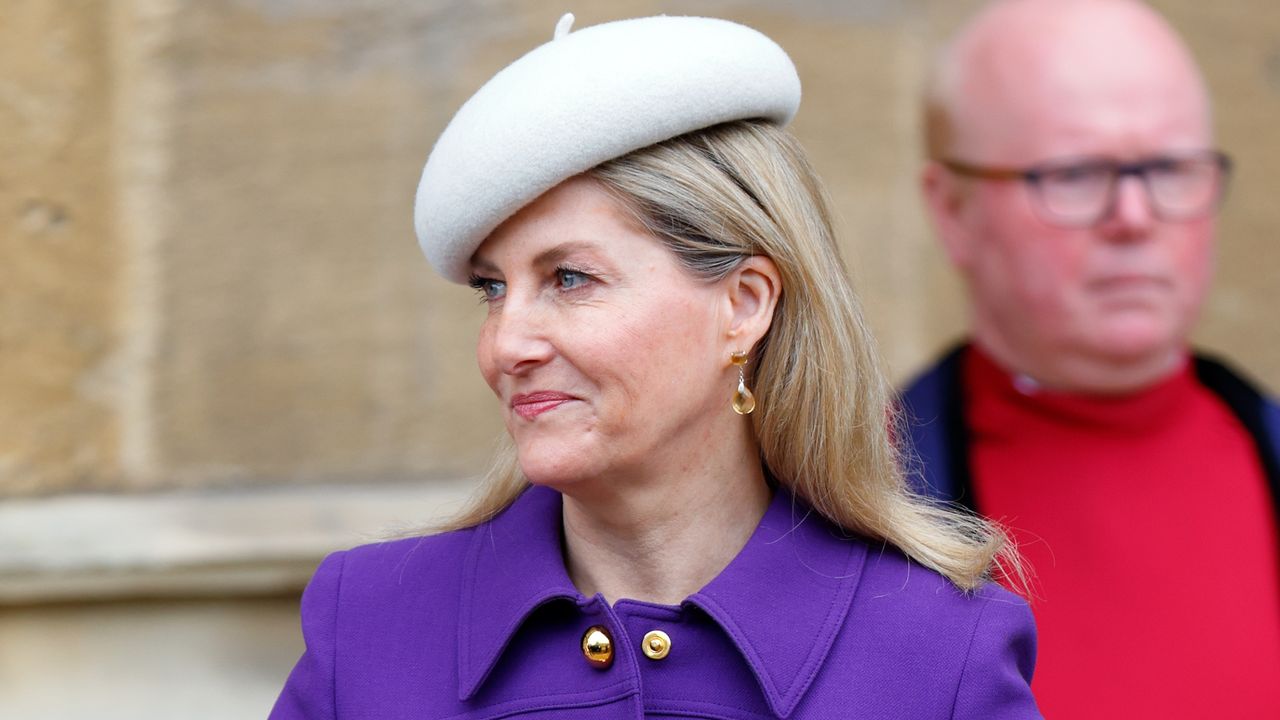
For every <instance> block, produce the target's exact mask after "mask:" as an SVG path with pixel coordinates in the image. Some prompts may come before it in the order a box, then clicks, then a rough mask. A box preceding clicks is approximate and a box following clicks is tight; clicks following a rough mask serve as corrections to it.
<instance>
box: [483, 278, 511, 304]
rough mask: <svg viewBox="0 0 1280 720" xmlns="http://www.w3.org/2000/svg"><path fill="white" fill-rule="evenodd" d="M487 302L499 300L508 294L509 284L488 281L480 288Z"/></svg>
mask: <svg viewBox="0 0 1280 720" xmlns="http://www.w3.org/2000/svg"><path fill="white" fill-rule="evenodd" d="M480 292H482V293H484V299H485V300H497V299H498V298H500V297H502V296H503V295H506V294H507V284H506V283H504V282H501V281H498V280H488V281H486V282H485V284H484V286H483V287H481V288H480Z"/></svg>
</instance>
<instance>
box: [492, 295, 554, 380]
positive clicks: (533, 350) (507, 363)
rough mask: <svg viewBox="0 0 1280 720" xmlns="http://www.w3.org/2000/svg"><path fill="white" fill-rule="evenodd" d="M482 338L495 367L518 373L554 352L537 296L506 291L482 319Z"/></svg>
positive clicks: (531, 367)
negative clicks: (532, 296)
mask: <svg viewBox="0 0 1280 720" xmlns="http://www.w3.org/2000/svg"><path fill="white" fill-rule="evenodd" d="M485 324H486V326H487V327H486V331H485V333H484V334H485V338H484V339H483V340H482V342H487V343H488V344H489V350H490V354H491V357H492V359H493V363H494V365H495V366H496V367H495V369H497V370H498V371H500V372H502V373H504V374H507V375H519V374H522V373H526V372H528V371H530V370H532V369H533V368H536V367H538V366H540V365H543V364H545V363H546V362H547V361H548V360H550V359H551V356H552V355H553V354H554V346H553V345H552V343H551V341H550V338H549V335H548V330H549V328H548V318H547V313H546V310H545V309H544V308H542V307H541V306H540V305H539V303H538V301H537V299H536V298H522V297H520V296H518V295H508V297H507V298H506V299H505V300H504V301H503V303H502V307H501V308H499V309H498V311H497V312H496V313H494V314H492V315H490V317H489V319H488V320H486V321H485Z"/></svg>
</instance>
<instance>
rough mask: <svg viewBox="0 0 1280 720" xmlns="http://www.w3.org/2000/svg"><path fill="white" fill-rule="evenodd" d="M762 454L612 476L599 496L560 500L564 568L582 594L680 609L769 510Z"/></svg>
mask: <svg viewBox="0 0 1280 720" xmlns="http://www.w3.org/2000/svg"><path fill="white" fill-rule="evenodd" d="M758 458H759V452H758V451H757V452H753V453H743V454H742V455H741V459H736V458H735V459H734V460H732V461H730V462H727V463H722V464H720V466H719V467H716V466H712V467H706V466H704V467H700V468H697V471H692V469H688V470H690V472H687V473H686V472H681V473H679V474H678V475H677V474H674V473H673V474H668V476H666V477H660V478H654V477H650V478H647V479H646V480H644V481H642V480H640V479H634V480H635V481H624V480H622V479H620V478H613V479H611V483H610V485H611V488H610V492H608V493H607V494H605V495H604V496H603V497H600V496H592V497H591V498H589V499H588V498H583V497H581V496H575V495H574V494H572V493H566V494H565V499H564V535H565V555H566V557H565V565H566V567H567V568H568V571H569V577H570V578H571V579H572V580H573V582H574V585H576V586H577V588H578V590H579V591H580V592H582V593H583V594H584V595H587V596H590V595H594V594H595V593H600V594H602V595H604V597H605V599H606V600H608V601H609V602H610V603H613V602H615V601H617V600H619V599H621V598H630V599H633V600H643V601H647V602H653V603H659V604H664V605H678V604H679V603H680V602H682V601H683V600H684V599H685V598H686V597H688V596H689V595H691V594H693V593H694V592H697V591H698V590H700V589H701V588H702V587H703V586H705V585H706V584H707V583H708V582H710V581H711V580H712V579H713V578H715V576H716V575H718V574H720V571H721V570H723V569H724V568H725V566H726V565H728V564H729V562H730V561H731V560H732V559H733V558H734V557H735V556H736V555H737V554H738V552H739V551H740V550H742V547H743V546H744V545H746V543H747V539H748V538H750V537H751V534H752V533H753V532H754V531H755V528H756V526H757V525H758V524H759V522H760V518H761V517H763V516H764V512H765V509H766V508H767V507H768V505H769V499H770V490H769V487H768V485H767V484H766V483H765V479H764V472H763V470H762V468H761V466H760V462H759V460H758Z"/></svg>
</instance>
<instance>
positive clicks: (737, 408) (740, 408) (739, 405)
mask: <svg viewBox="0 0 1280 720" xmlns="http://www.w3.org/2000/svg"><path fill="white" fill-rule="evenodd" d="M729 362H731V363H733V364H734V365H737V366H738V390H737V391H736V392H734V393H733V411H734V412H736V413H738V414H739V415H750V414H751V412H752V411H753V410H755V409H756V396H755V395H752V394H751V391H750V390H748V389H747V375H746V372H745V371H744V370H743V368H745V367H746V365H747V354H746V353H745V352H743V351H741V350H737V351H735V352H733V353H731V354H730V355H729Z"/></svg>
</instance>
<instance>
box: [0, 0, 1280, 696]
mask: <svg viewBox="0 0 1280 720" xmlns="http://www.w3.org/2000/svg"><path fill="white" fill-rule="evenodd" d="M977 4H978V3H977V2H976V1H975V0H960V1H956V0H849V1H846V2H835V1H833V0H805V1H801V2H793V3H785V4H779V3H773V2H764V1H763V0H737V1H732V0H718V1H717V0H690V1H689V2H679V3H678V2H661V1H659V0H626V1H625V2H610V3H604V2H579V3H574V4H573V7H571V8H568V9H572V10H573V11H574V12H576V14H577V16H578V20H577V25H578V26H579V27H582V26H587V25H592V24H596V23H599V22H603V21H606V20H611V19H614V18H618V17H625V16H634V15H639V14H651V13H658V12H666V13H669V14H706V15H715V16H723V17H728V18H731V19H736V20H739V21H742V22H746V23H748V24H751V25H754V26H756V27H759V28H760V29H762V30H763V31H765V32H766V33H767V34H769V35H771V36H773V37H774V38H776V39H777V40H778V41H779V42H780V43H781V44H782V45H783V46H784V47H785V48H787V49H788V51H790V52H791V53H792V55H793V57H794V59H795V61H796V64H797V66H798V68H799V71H800V75H801V79H802V81H803V83H804V92H805V99H804V103H803V107H802V109H801V111H800V114H799V116H798V118H797V120H796V121H795V123H794V125H793V130H794V132H795V133H796V135H797V136H799V138H800V139H801V141H802V142H803V143H804V144H805V145H806V146H807V147H808V149H809V150H810V152H811V155H812V157H813V159H814V162H815V164H816V165H817V167H818V170H819V172H820V173H821V175H822V176H823V177H824V178H825V179H826V181H827V183H828V186H829V189H830V191H831V194H832V196H833V198H834V200H835V205H836V210H837V214H838V223H839V226H840V230H841V237H842V243H843V249H844V251H845V253H846V256H847V258H848V259H849V262H850V266H851V268H852V271H853V273H854V275H855V279H856V281H857V283H858V285H859V286H860V287H861V289H862V292H863V296H864V299H865V301H866V305H867V309H868V313H869V315H870V318H871V321H872V323H873V325H874V327H875V329H876V331H877V334H878V336H879V337H880V340H881V342H882V350H883V352H884V354H885V355H886V357H887V358H888V360H889V362H890V365H891V367H892V368H893V370H894V373H895V375H896V376H897V377H899V378H902V377H905V376H906V375H907V374H909V373H910V372H912V371H913V370H914V369H916V368H918V367H919V366H920V365H922V364H923V363H924V362H925V361H926V359H927V358H928V357H929V356H930V355H931V354H932V353H934V352H936V351H937V350H938V349H939V348H941V347H943V346H944V345H946V344H947V343H948V342H950V341H951V340H952V339H953V338H954V337H956V335H957V334H958V333H959V332H960V329H961V328H962V327H963V323H964V317H963V310H962V303H961V302H959V298H960V295H959V287H958V283H957V282H956V280H955V278H954V277H953V276H952V274H951V272H950V271H949V269H948V268H947V267H946V265H945V262H944V260H943V258H942V255H941V253H940V252H939V251H938V249H937V248H936V246H935V243H934V242H933V240H932V239H931V237H930V231H929V228H928V225H927V223H926V221H925V218H924V215H923V208H922V205H921V202H920V200H919V197H918V192H917V189H916V173H917V170H918V166H919V160H920V149H919V147H918V138H919V135H920V130H919V112H918V100H919V95H920V90H921V83H922V80H923V77H924V74H925V70H926V68H927V64H928V62H929V57H930V53H931V52H932V51H933V49H934V48H935V47H936V44H937V42H938V40H939V39H940V38H941V37H942V36H943V35H945V34H946V33H947V32H949V31H950V30H951V29H952V28H954V27H955V25H956V24H957V23H958V22H959V21H960V19H961V18H962V17H964V16H965V15H966V14H967V13H968V12H969V11H971V10H972V9H973V8H974V7H976V6H977ZM1154 4H1155V5H1156V6H1157V7H1158V8H1160V9H1161V10H1162V11H1164V12H1165V13H1166V14H1167V15H1168V16H1169V17H1170V19H1171V20H1172V21H1173V23H1174V24H1175V25H1176V26H1178V27H1179V28H1180V29H1181V30H1182V31H1183V32H1184V33H1186V35H1187V36H1188V39H1189V41H1190V43H1191V44H1192V46H1193V49H1194V50H1195V51H1196V53H1197V55H1198V57H1199V58H1200V60H1201V62H1202V63H1203V65H1204V67H1205V71H1206V73H1207V75H1208V79H1209V83H1210V85H1211V86H1212V88H1213V91H1214V95H1215V99H1216V102H1217V111H1218V115H1217V117H1218V124H1219V129H1220V136H1221V144H1222V146H1223V147H1224V148H1226V149H1227V150H1228V151H1229V152H1231V153H1232V154H1233V155H1234V156H1235V157H1236V159H1237V161H1238V163H1237V164H1238V172H1237V174H1236V177H1235V181H1234V184H1233V187H1232V189H1231V194H1230V200H1229V203H1228V205H1227V208H1226V210H1225V212H1224V218H1223V226H1222V242H1221V249H1220V269H1219V275H1218V282H1217V287H1216V289H1215V292H1214V294H1213V297H1212V300H1211V302H1210V303H1209V306H1208V308H1207V309H1206V313H1205V317H1204V319H1203V322H1202V325H1201V327H1200V330H1199V333H1198V335H1197V340H1198V341H1200V342H1201V343H1203V344H1204V345H1207V346H1209V347H1212V348H1216V349H1219V350H1221V351H1223V352H1225V353H1226V354H1228V355H1229V356H1231V357H1233V358H1235V359H1236V360H1237V361H1238V362H1239V363H1240V364H1241V365H1243V366H1244V367H1246V368H1248V369H1249V370H1250V371H1251V372H1252V374H1253V375H1254V376H1255V377H1257V378H1259V379H1260V380H1262V381H1263V382H1264V383H1265V384H1267V385H1269V386H1270V387H1272V388H1280V323H1276V322H1275V321H1274V320H1273V318H1272V317H1271V316H1270V309H1269V308H1270V307H1271V304H1272V303H1278V302H1280V281H1277V280H1276V277H1277V271H1280V263H1278V262H1277V261H1276V260H1275V255H1274V253H1272V252H1271V251H1270V248H1269V245H1270V243H1271V242H1272V241H1271V237H1270V236H1271V233H1273V232H1276V230H1277V228H1280V204H1278V203H1275V202H1274V201H1273V200H1272V198H1271V193H1270V189H1271V185H1272V184H1274V183H1276V182H1278V181H1280V130H1277V127H1278V126H1280V122H1278V120H1280V40H1278V39H1277V38H1280V10H1277V9H1276V7H1275V4H1274V1H1273V0H1231V1H1230V2H1226V3H1203V2H1196V1H1195V0H1161V1H1160V2H1155V3H1154ZM564 9H566V7H565V6H564V5H563V4H556V3H548V2H545V1H544V0H483V1H480V2H476V1H469V0H431V1H429V2H408V1H405V0H366V1H364V2H360V3H349V2H342V1H341V0H201V1H200V2H181V1H180V0H3V2H0V157H3V158H4V161H3V162H0V253H3V255H2V257H3V258H4V262H0V498H9V500H8V501H7V503H6V504H3V505H0V508H3V509H6V510H7V511H8V513H7V514H4V513H0V519H3V520H4V521H6V522H9V523H10V525H9V526H8V529H9V532H7V533H6V532H5V529H6V528H5V527H0V586H3V587H7V588H9V589H10V592H9V594H8V595H5V594H4V593H3V592H0V603H7V605H6V606H5V607H4V609H0V716H4V717H40V716H41V715H40V714H39V713H38V712H37V711H36V710H33V708H45V709H46V710H47V712H46V714H45V715H44V716H46V717H51V718H52V717H57V718H62V717H78V716H82V715H83V714H84V713H85V712H88V710H85V709H84V708H85V707H87V706H79V705H75V704H74V703H72V702H70V700H66V698H65V696H63V695H58V692H59V688H60V687H62V686H63V685H65V684H66V683H67V682H75V681H76V679H77V678H81V677H87V673H88V669H89V668H93V667H99V666H105V667H109V668H112V669H113V671H114V672H117V673H122V674H125V675H129V676H131V677H133V676H141V677H146V674H147V673H152V672H161V670H160V668H159V667H157V665H158V663H157V662H153V660H154V659H155V658H156V657H163V658H166V660H165V663H164V664H169V665H180V664H181V663H182V662H184V661H183V658H184V657H185V658H187V660H186V662H188V663H189V664H190V666H191V667H192V668H196V669H197V670H196V671H197V672H199V673H203V674H205V675H206V676H207V677H208V679H209V680H208V684H205V685H202V686H199V687H198V688H196V689H191V687H188V686H184V685H181V684H179V685H175V686H173V687H174V692H173V694H172V697H171V698H170V700H173V702H169V701H165V702H160V701H156V700H154V698H153V699H152V701H150V704H149V702H148V700H147V698H146V695H147V692H149V691H144V690H143V689H142V688H148V687H152V688H153V687H155V686H157V685H159V686H162V687H170V686H169V685H166V684H165V683H163V682H158V683H150V682H135V683H132V684H131V683H129V682H122V683H115V684H114V687H116V688H117V690H118V694H119V696H120V697H119V702H120V705H119V707H122V708H124V710H121V712H120V713H119V714H118V716H119V717H152V716H155V717H173V716H179V715H183V714H182V713H180V712H177V711H174V710H173V709H172V708H174V707H177V706H178V705H176V704H175V703H178V702H179V700H176V699H174V698H178V699H180V698H187V699H188V700H189V701H190V703H191V704H192V705H193V706H195V705H198V706H199V707H200V708H201V712H204V713H206V714H203V715H199V717H245V716H246V715H250V716H251V715H252V712H247V711H246V710H245V707H246V706H245V705H244V704H243V702H242V704H240V705H234V703H232V704H227V705H225V706H224V705H218V700H217V697H224V696H229V695H234V694H235V693H233V692H232V693H228V692H223V691H224V690H227V689H234V688H249V687H254V688H257V689H256V690H245V692H246V693H248V694H247V695H242V696H241V699H242V700H243V698H247V697H251V698H253V699H252V701H251V702H250V705H251V706H252V707H261V706H262V704H263V703H265V702H268V701H269V700H264V699H263V698H264V697H266V696H267V695H269V693H268V692H267V691H264V690H262V688H263V687H274V686H275V685H276V684H277V683H278V682H279V681H280V680H281V679H282V678H283V675H284V673H285V672H286V671H287V665H288V662H287V659H288V658H291V657H292V656H294V655H295V654H296V651H297V646H296V644H295V645H293V646H289V647H288V648H287V652H281V651H280V647H281V646H280V644H279V643H280V642H283V641H282V640H281V638H285V637H288V638H295V635H294V634H293V633H292V631H291V629H289V630H282V629H281V628H282V627H285V626H286V625H290V624H291V623H293V622H294V621H295V618H294V617H293V616H292V614H291V612H289V611H288V610H287V608H288V607H290V602H291V600H288V599H287V598H286V600H284V601H280V600H277V599H270V598H273V597H279V596H280V594H281V593H283V594H285V595H286V596H288V595H289V594H290V593H296V591H297V589H298V586H299V583H300V582H301V581H302V579H303V578H305V576H306V571H307V568H308V567H310V566H312V565H314V562H315V561H316V560H317V559H318V557H319V555H320V554H322V553H323V552H324V551H325V550H327V549H329V548H332V547H336V546H339V545H343V544H350V543H352V542H358V541H359V539H360V538H361V537H363V535H362V534H361V533H376V532H378V531H379V530H380V529H382V528H383V527H385V526H386V525H387V523H389V522H392V521H394V522H397V523H405V524H410V525H411V524H414V523H420V522H428V521H431V520H433V519H437V518H439V517H440V516H441V514H442V513H443V512H446V511H447V508H449V507H452V505H450V503H453V502H455V501H456V498H457V497H458V496H460V495H461V494H462V493H463V492H465V481H466V479H467V478H469V477H472V476H474V475H475V474H476V473H477V472H479V470H480V469H482V468H483V466H484V463H485V461H486V459H487V458H488V456H489V455H490V453H491V449H492V446H493V443H494V441H495V439H496V438H497V437H498V434H499V432H500V426H499V423H498V422H497V412H496V407H495V404H494V402H493V401H492V399H491V397H490V394H489V392H488V390H487V389H486V388H485V387H484V384H483V382H482V381H481V379H480V377H479V374H478V372H477V371H476V369H475V363H474V359H473V344H474V338H475V332H476V327H477V325H478V323H479V320H480V317H481V313H482V310H481V308H479V307H478V306H477V304H476V302H475V300H474V298H473V297H472V295H471V293H470V292H469V291H468V290H466V289H465V288H460V287H457V286H452V285H449V284H447V283H444V282H443V281H440V280H439V279H437V278H435V277H433V276H432V275H431V273H430V271H429V269H428V267H427V265H426V263H425V261H423V260H422V258H421V256H420V254H419V252H418V249H417V247H416V241H415V239H414V236H413V231H412V223H411V217H412V201H413V192H414V187H415V184H416V180H417V175H418V173H419V172H420V170H421V164H422V162H423V160H424V159H425V157H426V154H427V152H428V150H429V148H430V146H431V143H432V141H433V139H434V138H435V137H436V135H437V134H438V133H439V132H440V130H441V129H442V128H443V126H444V123H445V122H446V121H447V120H448V118H449V117H450V115H451V114H452V112H453V111H454V110H455V109H456V108H457V107H458V105H459V104H460V103H461V102H462V101H463V100H464V99H465V98H466V97H467V96H468V95H469V93H470V92H472V91H473V90H474V89H475V88H476V87H477V86H478V85H479V84H480V83H481V82H482V81H483V80H484V79H486V78H487V77H489V76H490V75H491V74H492V73H493V72H494V71H496V70H497V69H498V68H500V67H502V66H503V65H504V64H505V63H507V62H509V61H510V60H511V59H512V58H514V57H516V56H518V55H519V54H521V53H523V52H525V51H526V50H528V49H530V48H532V47H533V46H534V45H536V44H538V43H540V42H543V41H545V40H547V39H549V38H550V35H551V31H552V27H553V25H554V23H555V21H556V19H557V18H558V16H559V14H560V13H561V12H562V11H563V10H564ZM433 488H434V489H435V490H433ZM436 490H438V492H437V491H436ZM263 493H265V494H266V496H265V499H264V495H263ZM344 493H351V495H350V496H348V495H345V494H344ZM282 498H283V499H282ZM273 503H274V504H273ZM264 507H269V508H273V511H272V512H263V511H262V508H264ZM175 508H176V509H175ZM211 508H213V509H216V511H214V510H211ZM204 511H208V512H207V513H206V512H204ZM86 518H89V520H86ZM175 518H178V520H175ZM201 518H204V519H205V521H206V527H205V528H204V532H205V534H199V533H197V534H196V535H195V536H194V537H195V538H196V539H197V541H194V542H193V541H192V536H189V535H186V534H183V533H182V532H179V530H181V529H182V528H186V527H190V526H193V525H200V522H201ZM35 519H39V520H40V521H39V522H35ZM19 527H21V531H20V532H19V531H16V530H15V528H19ZM86 527H88V528H91V529H93V531H94V532H96V533H97V535H94V534H92V533H89V532H87V531H85V532H79V533H77V532H69V531H68V529H69V528H70V529H76V528H79V529H81V530H84V528H86ZM209 528H213V529H212V530H211V529H209ZM95 537H112V538H114V539H115V541H116V542H114V543H106V544H105V545H104V544H102V543H98V542H96V541H95ZM237 537H240V538H242V539H243V538H251V539H253V540H252V542H239V543H237V542H234V540H235V538H237ZM299 538H302V540H299ZM209 548H216V549H217V551H216V552H210V551H209ZM144 595H145V596H148V597H152V598H168V599H167V600H152V601H149V602H140V601H137V602H135V601H130V600H129V598H131V597H133V598H137V597H140V596H144ZM106 597H111V598H114V600H113V601H112V602H110V603H106V602H102V599H103V598H106ZM219 597H222V598H225V600H222V601H219V600H218V599H217V598H219ZM255 597H261V598H267V599H261V600H254V599H253V598H255ZM231 598H235V599H234V600H233V599H231ZM52 600H57V601H58V603H59V604H57V605H48V604H47V603H49V602H50V601H52ZM220 602H223V603H225V606H223V605H219V603H220ZM219 608H221V609H219ZM148 618H155V622H154V623H152V622H150V621H149V620H148ZM188 623H189V624H190V626H189V627H188V628H187V630H188V631H189V632H185V634H184V633H174V632H170V630H168V629H167V628H172V627H186V626H187V624H188ZM259 624H260V625H259ZM260 626H261V627H263V628H265V627H268V626H269V627H270V628H272V629H271V630H269V631H262V632H259V630H258V629H256V628H259V627H260ZM143 627H147V628H149V630H147V631H146V632H143V631H142V630H141V628H143ZM232 627H235V628H240V630H229V629H228V628H232ZM46 628H58V630H57V631H56V632H55V631H50V632H46V631H45V629H46ZM245 628H248V630H245ZM122 637H131V638H133V639H132V640H131V641H130V642H129V643H125V644H121V638H122ZM212 637H218V638H220V639H219V640H218V641H217V642H216V643H215V642H213V641H212V640H209V638H212ZM202 638H204V639H202ZM292 642H295V643H296V638H295V640H293V641H292ZM232 648H234V649H232ZM157 653H159V654H158V655H157ZM184 653H185V655H184ZM246 657H247V658H264V659H263V660H262V664H261V665H258V664H252V662H251V664H250V665H249V667H251V668H253V670H252V671H251V672H249V675H253V678H252V679H249V678H248V677H247V676H246V675H245V672H246V671H242V670H237V669H235V668H236V667H240V666H242V665H243V663H244V662H245V661H244V658H246ZM148 658H150V659H148ZM133 664H136V667H133V668H130V666H131V665H133ZM266 667H270V668H273V670H270V671H267V670H263V668H266ZM264 672H265V673H266V674H267V675H270V677H269V678H267V680H266V681H264V680H263V677H264V676H263V674H262V673H264ZM271 673H274V675H271ZM42 679H43V681H42ZM156 680H162V678H161V677H157V678H156ZM254 683H256V685H255V684H254ZM109 686H112V684H111V683H109V682H108V683H106V684H104V685H103V687H109ZM201 688H203V689H201ZM210 688H216V689H217V692H214V691H213V690H211V689H210ZM255 692H256V693H257V694H256V695H254V694H253V693H255ZM130 693H132V694H130ZM183 693H186V694H183ZM60 703H61V704H60ZM130 703H134V704H130ZM228 703H231V701H228ZM254 703H256V704H254ZM151 706H154V707H155V708H162V710H154V709H148V708H150V707H151ZM263 711H265V708H263ZM97 716H99V717H105V716H107V715H97ZM185 716H188V717H196V716H197V715H192V714H187V715H185Z"/></svg>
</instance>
